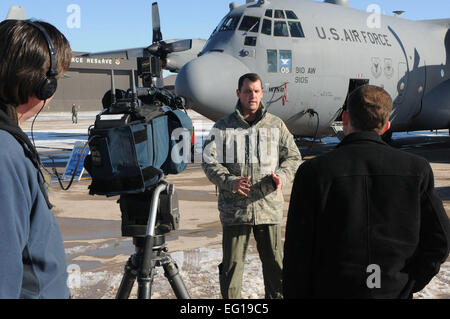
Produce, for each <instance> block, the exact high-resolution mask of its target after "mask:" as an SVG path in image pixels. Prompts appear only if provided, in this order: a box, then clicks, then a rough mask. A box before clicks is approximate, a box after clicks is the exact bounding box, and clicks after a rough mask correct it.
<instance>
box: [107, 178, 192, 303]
mask: <svg viewBox="0 0 450 319" xmlns="http://www.w3.org/2000/svg"><path fill="white" fill-rule="evenodd" d="M169 186H170V185H168V184H167V183H166V182H160V183H159V184H158V185H157V186H156V187H155V188H154V189H152V190H151V191H150V192H149V194H150V195H151V196H152V197H151V204H150V212H149V215H148V221H147V226H146V231H145V236H144V235H141V234H139V231H136V230H134V231H132V233H133V234H134V235H133V244H134V245H135V247H136V253H135V254H133V255H131V256H130V258H129V259H128V262H127V263H126V265H125V271H124V275H123V277H122V281H121V283H120V286H119V289H118V291H117V295H116V299H128V298H129V296H130V293H131V290H132V288H133V285H134V282H135V281H136V279H137V282H138V293H137V298H138V299H150V298H151V295H152V285H153V278H154V275H155V273H156V270H155V268H156V266H162V267H163V269H164V275H165V276H166V278H167V279H168V281H169V283H170V285H171V287H172V289H173V291H174V293H175V296H176V297H177V298H178V299H189V298H190V296H189V293H188V291H187V289H186V287H185V285H184V283H183V280H182V279H181V276H180V273H179V271H178V266H177V264H176V263H175V261H174V260H173V259H172V257H171V256H170V255H169V254H166V252H167V247H166V246H165V235H164V234H162V235H155V225H156V221H157V212H158V206H159V196H160V194H161V193H162V192H163V191H165V190H168V188H169ZM135 228H137V229H139V226H137V227H135ZM123 231H124V229H123V228H122V232H123Z"/></svg>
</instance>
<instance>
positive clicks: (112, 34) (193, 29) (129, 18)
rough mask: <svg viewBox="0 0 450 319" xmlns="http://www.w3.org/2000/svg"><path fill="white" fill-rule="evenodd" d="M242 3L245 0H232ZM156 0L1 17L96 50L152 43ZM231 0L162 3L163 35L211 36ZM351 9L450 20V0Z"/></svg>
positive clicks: (359, 4)
mask: <svg viewBox="0 0 450 319" xmlns="http://www.w3.org/2000/svg"><path fill="white" fill-rule="evenodd" d="M234 1H236V2H238V3H244V2H245V0H234ZM152 2H153V1H152V0H128V1H126V0H44V1H43V0H1V2H0V20H1V19H3V18H5V17H6V14H7V12H8V10H9V7H10V6H11V5H19V6H22V7H24V8H25V10H26V13H27V16H28V17H29V18H36V19H42V20H45V21H47V22H50V23H52V24H54V25H55V26H56V27H57V28H58V29H59V30H61V31H62V32H63V33H64V34H65V35H66V37H67V38H68V39H69V41H70V43H71V46H72V49H73V50H74V51H88V52H98V51H105V50H114V49H123V48H133V47H142V46H148V45H150V44H151V41H152V31H151V4H152ZM230 2H232V0H160V1H158V5H159V10H160V16H161V27H162V33H163V37H164V39H174V38H203V39H207V38H208V37H209V35H210V34H211V32H212V30H213V29H214V28H215V27H216V25H217V24H218V23H219V21H220V20H221V19H222V18H223V16H225V14H226V13H227V12H228V10H229V9H228V5H229V3H230ZM349 2H350V7H352V8H356V9H361V10H366V8H367V7H368V6H369V5H370V4H377V5H379V6H380V8H381V10H382V11H383V12H384V13H386V14H391V12H392V11H393V10H404V11H406V13H405V14H404V18H407V19H412V20H419V19H438V18H450V0H423V1H411V0H367V1H366V0H349ZM71 4H76V5H78V6H79V8H80V28H69V27H68V25H67V19H68V17H69V16H70V15H71V14H72V13H73V11H72V12H67V9H68V7H69V6H70V5H71Z"/></svg>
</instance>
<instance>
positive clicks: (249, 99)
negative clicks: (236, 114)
mask: <svg viewBox="0 0 450 319" xmlns="http://www.w3.org/2000/svg"><path fill="white" fill-rule="evenodd" d="M236 93H237V96H238V98H239V101H240V102H241V107H242V112H244V113H255V112H256V111H257V110H258V109H259V104H260V103H261V99H262V97H263V89H262V87H261V81H259V80H258V81H256V82H252V81H250V80H249V79H245V80H244V83H243V84H242V87H241V89H240V90H239V89H238V90H237V91H236Z"/></svg>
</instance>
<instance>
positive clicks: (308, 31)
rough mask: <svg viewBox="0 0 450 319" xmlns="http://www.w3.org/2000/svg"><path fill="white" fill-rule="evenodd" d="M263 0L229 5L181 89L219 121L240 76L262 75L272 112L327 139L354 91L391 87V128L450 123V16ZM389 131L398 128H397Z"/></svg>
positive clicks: (184, 74) (183, 73)
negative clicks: (375, 18) (375, 13)
mask: <svg viewBox="0 0 450 319" xmlns="http://www.w3.org/2000/svg"><path fill="white" fill-rule="evenodd" d="M325 2H328V3H321V2H315V1H311V0H259V1H247V3H246V4H244V5H239V4H237V3H235V2H233V3H231V4H230V11H229V13H228V14H227V15H226V16H225V17H224V18H223V20H222V21H221V22H220V23H219V25H218V26H217V28H216V29H215V30H214V32H213V33H212V35H211V37H210V38H209V40H208V41H207V43H206V45H205V47H204V48H203V50H202V51H201V53H200V54H199V57H198V58H196V59H194V60H192V61H190V62H189V63H187V64H186V65H184V66H183V67H182V68H181V70H180V71H179V74H178V76H177V80H176V84H175V90H176V93H177V94H178V95H180V96H183V97H184V98H185V99H186V100H187V103H188V106H192V108H193V109H194V110H195V111H197V112H199V113H201V114H202V115H204V116H206V117H208V118H210V119H212V120H218V119H219V118H221V117H223V116H225V115H227V114H230V113H232V112H233V110H234V107H235V104H236V101H237V98H236V93H235V91H236V88H237V79H238V78H239V77H240V76H241V75H242V74H244V73H248V72H255V73H258V74H259V75H260V76H261V78H262V79H263V83H262V84H263V89H264V98H263V102H265V104H266V106H267V107H268V110H269V112H271V113H273V114H275V115H277V116H279V117H280V118H282V119H283V120H284V121H285V123H286V125H287V127H288V128H289V129H290V131H291V132H292V133H293V134H294V135H296V136H303V137H314V138H321V137H325V136H332V135H335V134H336V133H337V131H339V126H338V125H336V123H338V121H339V117H340V115H341V113H342V109H343V107H344V105H345V102H346V98H347V95H348V94H349V93H350V92H351V91H352V90H353V89H355V88H356V87H358V86H360V85H363V84H369V83H370V84H374V85H378V86H382V87H384V88H385V90H386V91H387V92H389V93H390V94H391V96H392V97H393V100H394V108H393V112H392V115H391V121H392V126H391V130H390V132H389V133H388V134H390V135H392V132H401V131H417V130H425V129H427V130H431V129H447V128H450V19H444V20H428V21H411V20H406V19H403V18H400V17H399V16H386V15H382V16H381V17H380V19H379V22H380V23H379V25H376V26H374V25H372V23H369V22H368V21H370V19H371V14H372V13H370V12H365V11H360V10H356V9H352V8H349V7H348V3H347V1H346V0H340V1H339V0H326V1H325ZM388 137H389V136H388Z"/></svg>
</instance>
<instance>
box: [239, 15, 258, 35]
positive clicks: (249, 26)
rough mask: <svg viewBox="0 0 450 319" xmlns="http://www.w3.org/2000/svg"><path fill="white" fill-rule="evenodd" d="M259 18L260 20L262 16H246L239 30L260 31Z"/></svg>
mask: <svg viewBox="0 0 450 319" xmlns="http://www.w3.org/2000/svg"><path fill="white" fill-rule="evenodd" d="M259 20H260V18H258V17H251V16H244V18H243V19H242V22H241V25H240V26H239V29H238V30H239V31H249V32H258V30H259Z"/></svg>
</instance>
